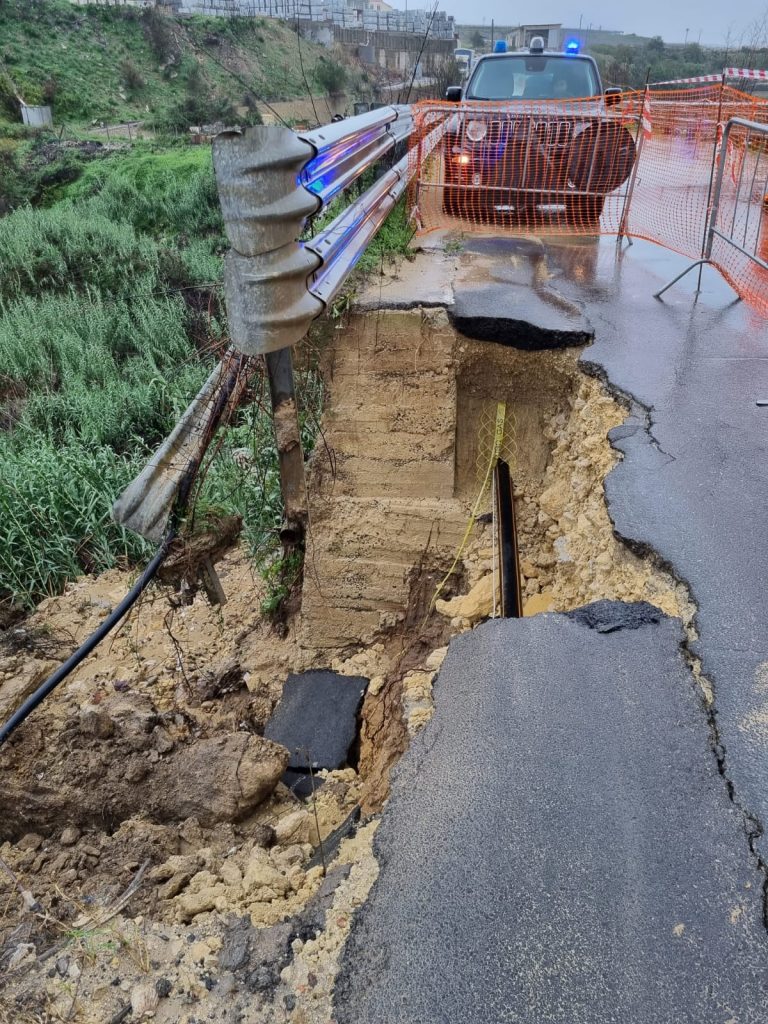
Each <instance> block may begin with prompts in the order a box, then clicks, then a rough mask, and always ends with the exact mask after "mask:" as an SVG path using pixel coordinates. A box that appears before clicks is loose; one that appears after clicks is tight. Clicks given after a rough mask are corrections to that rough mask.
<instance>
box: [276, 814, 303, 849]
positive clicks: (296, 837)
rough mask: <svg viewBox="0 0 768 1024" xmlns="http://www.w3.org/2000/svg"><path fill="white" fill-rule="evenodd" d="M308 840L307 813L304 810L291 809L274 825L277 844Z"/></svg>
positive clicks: (287, 844) (290, 843)
mask: <svg viewBox="0 0 768 1024" xmlns="http://www.w3.org/2000/svg"><path fill="white" fill-rule="evenodd" d="M308 840H309V814H308V813H307V812H306V811H304V810H298V811H291V813H290V814H286V816H285V817H284V818H281V819H280V821H278V823H277V824H276V825H275V842H276V843H277V845H278V846H293V845H294V844H296V843H306V842H307V841H308Z"/></svg>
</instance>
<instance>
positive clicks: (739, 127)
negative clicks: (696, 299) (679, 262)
mask: <svg viewBox="0 0 768 1024" xmlns="http://www.w3.org/2000/svg"><path fill="white" fill-rule="evenodd" d="M718 136H719V138H718V143H717V145H718V147H719V153H718V155H717V156H718V158H717V168H716V173H715V176H714V179H713V180H714V184H713V188H712V193H711V199H710V204H709V205H710V210H709V216H708V218H707V224H706V229H705V236H704V245H703V247H702V254H701V258H700V259H698V260H695V261H694V262H693V263H691V264H690V266H688V267H686V269H685V270H683V271H682V273H680V274H678V275H677V276H676V277H674V278H673V279H672V280H671V281H669V283H668V284H665V285H664V287H663V288H661V289H660V290H659V291H658V292H656V293H655V297H656V298H657V299H658V298H660V297H661V296H662V295H663V294H664V293H665V292H666V291H668V290H669V289H670V288H671V287H672V286H673V285H674V284H677V282H678V281H680V280H682V278H684V277H685V276H686V275H687V274H689V273H690V272H691V271H692V270H695V269H696V268H697V267H698V268H702V267H705V266H707V265H711V266H714V267H716V268H717V269H718V270H719V271H720V272H721V273H722V275H723V276H724V277H725V279H726V280H727V281H728V283H729V284H730V285H732V286H733V287H734V289H735V290H736V291H737V292H739V293H741V292H742V291H745V292H747V293H749V292H750V291H753V290H754V291H759V290H760V288H761V287H762V289H765V284H766V281H765V278H764V276H763V280H762V281H757V280H756V276H757V275H760V274H761V272H762V271H768V232H767V231H766V228H765V224H764V220H765V203H766V198H768V196H767V195H766V193H768V124H762V123H760V122H758V121H750V120H747V119H746V118H742V117H732V118H730V119H729V120H728V121H727V123H726V124H725V126H724V127H722V128H721V131H720V132H719V133H718ZM750 280H752V282H753V284H754V287H753V288H750ZM700 287H701V277H699V285H698V286H697V293H698V291H699V290H700Z"/></svg>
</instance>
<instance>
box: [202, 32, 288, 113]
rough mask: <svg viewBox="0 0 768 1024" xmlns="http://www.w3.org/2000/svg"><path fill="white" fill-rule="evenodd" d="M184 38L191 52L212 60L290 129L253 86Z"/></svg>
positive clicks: (209, 52)
mask: <svg viewBox="0 0 768 1024" xmlns="http://www.w3.org/2000/svg"><path fill="white" fill-rule="evenodd" d="M186 38H187V42H188V43H189V45H190V46H191V47H192V49H193V50H195V51H196V52H197V53H202V54H204V55H205V56H206V57H207V58H208V60H212V61H213V63H214V64H218V66H219V67H220V68H221V70H222V71H226V72H227V74H228V75H231V76H232V78H234V80H235V81H236V82H239V83H240V85H242V86H243V88H244V89H246V90H247V91H248V92H250V93H252V94H253V95H254V96H255V97H256V99H257V100H258V101H259V103H263V104H264V106H265V107H266V108H267V110H269V111H271V112H272V113H273V114H274V115H275V117H276V118H277V120H278V121H279V122H280V123H281V124H282V125H283V127H284V128H290V125H289V124H288V122H287V121H286V120H285V118H284V117H282V116H281V115H280V114H279V113H278V112H277V111H276V110H275V108H274V107H273V106H271V105H270V104H269V103H267V101H266V100H265V99H263V98H262V97H261V96H259V94H258V93H257V92H256V90H255V89H254V88H253V86H252V85H249V84H248V82H246V80H245V79H244V78H241V77H240V75H238V74H237V72H236V71H233V70H232V69H231V68H228V67H227V65H226V64H224V63H223V61H220V60H219V59H218V58H217V57H214V55H213V54H212V53H211V51H210V50H207V49H206V48H205V47H201V46H198V45H197V43H196V42H195V41H194V40H193V39H192V38H190V36H187V37H186ZM244 48H245V47H244Z"/></svg>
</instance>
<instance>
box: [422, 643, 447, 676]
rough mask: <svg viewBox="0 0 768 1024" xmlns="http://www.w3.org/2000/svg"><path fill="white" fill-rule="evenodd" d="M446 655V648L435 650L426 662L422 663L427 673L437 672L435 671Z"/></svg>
mask: <svg viewBox="0 0 768 1024" xmlns="http://www.w3.org/2000/svg"><path fill="white" fill-rule="evenodd" d="M447 653H448V648H447V647H438V648H437V650H435V651H432V653H431V654H430V655H429V657H428V658H427V660H426V661H425V662H424V665H425V667H426V669H427V670H428V671H429V672H437V670H438V669H439V668H440V666H441V665H442V664H443V662H444V661H445V656H446V654H447Z"/></svg>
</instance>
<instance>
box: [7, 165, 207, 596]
mask: <svg viewBox="0 0 768 1024" xmlns="http://www.w3.org/2000/svg"><path fill="white" fill-rule="evenodd" d="M133 157H134V154H131V155H130V156H129V157H128V158H127V159H126V160H125V162H124V163H121V162H120V160H119V159H115V160H112V161H104V162H103V163H102V164H100V165H99V168H98V171H99V173H98V174H92V175H89V177H88V180H87V181H86V182H84V183H83V186H82V187H81V188H80V190H79V193H78V194H74V195H68V196H67V197H66V198H65V200H63V201H61V202H59V203H58V204H56V205H55V206H54V207H51V208H50V209H30V208H25V209H19V210H16V211H14V212H13V213H11V214H9V215H8V216H7V217H5V218H2V219H0V413H2V417H1V418H0V422H4V423H5V425H6V428H7V429H6V430H5V431H4V432H3V433H0V520H1V521H0V598H3V597H5V598H6V599H7V598H8V597H9V596H10V597H11V598H12V600H14V601H16V602H22V603H25V604H29V603H31V602H33V601H34V600H36V599H37V598H39V597H40V596H41V595H44V594H50V593H53V592H55V591H56V590H58V589H60V588H61V587H62V586H63V584H64V583H65V582H66V581H67V580H69V579H71V578H73V577H74V576H76V575H78V574H80V573H82V572H83V571H98V570H101V569H104V568H107V567H109V566H111V565H114V564H115V563H116V562H125V563H128V562H130V561H131V560H133V559H136V558H139V557H142V556H143V555H144V554H145V552H146V545H145V544H144V543H143V542H142V541H141V540H140V539H139V538H136V537H132V536H130V535H128V534H126V533H125V531H123V530H121V529H120V528H119V527H117V526H116V525H115V524H114V523H113V522H112V520H111V517H110V508H111V505H112V502H113V501H114V499H115V498H116V496H117V495H118V494H119V492H120V491H121V489H122V488H123V487H124V486H125V485H126V484H127V483H128V481H129V480H130V479H131V477H132V476H133V475H134V474H135V473H136V472H137V471H138V470H139V469H140V468H141V466H142V465H143V463H144V462H145V461H146V459H147V458H148V456H149V454H150V452H151V450H152V448H153V447H154V446H155V445H157V444H158V443H159V442H160V441H161V440H162V438H163V437H165V436H166V435H167V434H168V432H169V431H170V430H171V429H172V427H173V425H174V423H175V422H176V420H177V418H178V416H179V415H180V413H181V412H182V410H183V409H184V408H185V407H186V405H187V404H188V402H189V401H190V400H191V398H192V397H193V396H194V395H195V393H196V392H197V390H198V389H199V387H200V385H201V384H202V382H203V380H204V379H205V377H206V376H207V374H208V372H209V370H210V366H211V364H212V362H213V356H212V354H211V353H210V349H211V348H212V347H213V345H215V344H216V343H217V342H219V341H220V340H221V335H222V330H223V328H222V326H221V325H220V323H219V322H218V320H217V318H216V315H215V314H216V304H215V302H214V301H213V300H212V301H211V316H210V317H209V318H207V319H206V321H205V323H204V327H203V330H204V337H203V338H202V339H201V337H200V330H201V327H200V322H199V321H200V318H199V316H198V314H197V313H196V312H195V311H194V310H192V309H191V307H190V306H189V305H188V304H187V303H186V302H185V301H184V298H183V295H184V294H185V293H184V291H183V289H185V288H189V287H193V286H196V285H198V284H199V283H200V282H201V281H202V280H203V279H207V281H215V280H216V279H217V278H218V276H219V274H220V263H221V261H220V257H219V250H220V249H221V246H222V244H223V243H222V236H221V220H220V214H219V211H218V207H217V204H216V201H215V200H216V196H215V189H213V188H212V184H211V183H212V172H211V169H210V153H208V154H207V157H208V161H207V163H206V161H205V159H204V158H201V157H199V156H197V155H195V157H194V159H193V160H192V161H187V166H186V168H183V169H182V171H183V172H182V173H177V172H178V171H179V166H178V164H179V161H178V160H177V159H175V158H174V157H173V156H171V158H166V159H162V158H161V159H159V160H157V161H156V163H157V166H155V161H154V160H153V158H152V155H151V154H140V158H139V159H134V158H133ZM75 191H77V190H75ZM187 230H188V231H189V234H187V233H186V232H187ZM192 237H194V242H192V243H191V244H189V242H190V239H191V238H192ZM179 288H180V289H182V291H178V290H175V289H179ZM4 399H5V401H4Z"/></svg>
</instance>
